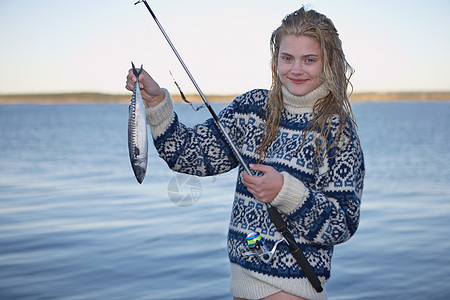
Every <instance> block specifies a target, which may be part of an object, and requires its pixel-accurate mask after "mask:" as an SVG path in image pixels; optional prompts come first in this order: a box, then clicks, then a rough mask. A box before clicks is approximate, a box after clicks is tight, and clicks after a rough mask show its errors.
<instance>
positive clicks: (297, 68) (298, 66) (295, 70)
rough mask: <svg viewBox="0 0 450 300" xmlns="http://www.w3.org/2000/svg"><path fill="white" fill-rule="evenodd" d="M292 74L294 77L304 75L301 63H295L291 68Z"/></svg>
mask: <svg viewBox="0 0 450 300" xmlns="http://www.w3.org/2000/svg"><path fill="white" fill-rule="evenodd" d="M291 73H292V74H294V75H301V74H303V73H304V70H303V66H302V64H301V63H300V62H294V63H293V64H292V67H291Z"/></svg>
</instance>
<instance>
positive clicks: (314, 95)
mask: <svg viewBox="0 0 450 300" xmlns="http://www.w3.org/2000/svg"><path fill="white" fill-rule="evenodd" d="M329 92H330V91H329V90H328V88H327V87H326V86H325V84H322V85H320V86H319V87H317V88H316V89H315V90H313V91H311V92H309V93H308V94H306V95H303V96H296V95H293V94H291V93H290V92H289V91H288V89H287V88H286V87H284V86H282V93H283V102H284V105H285V107H286V110H288V111H290V112H292V113H302V112H310V111H312V109H313V107H314V104H315V103H316V102H317V100H319V99H321V98H323V97H325V96H326V95H328V93H329Z"/></svg>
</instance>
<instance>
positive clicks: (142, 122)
mask: <svg viewBox="0 0 450 300" xmlns="http://www.w3.org/2000/svg"><path fill="white" fill-rule="evenodd" d="M131 65H132V67H133V73H134V75H135V76H136V78H137V80H136V83H135V84H134V89H133V96H132V97H131V103H130V106H129V108H128V152H129V154H130V162H131V167H132V168H133V172H134V175H135V176H136V179H137V181H138V182H139V183H142V181H143V180H144V177H145V172H146V171H147V160H148V135H147V121H146V116H145V107H144V102H143V101H142V96H141V90H140V89H139V75H140V74H141V72H142V70H143V69H142V65H141V69H140V70H139V72H138V71H137V70H136V68H135V66H134V64H133V63H131Z"/></svg>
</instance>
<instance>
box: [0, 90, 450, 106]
mask: <svg viewBox="0 0 450 300" xmlns="http://www.w3.org/2000/svg"><path fill="white" fill-rule="evenodd" d="M236 96H237V95H209V96H208V95H206V98H207V99H208V101H210V102H216V103H230V102H231V101H232V100H233V99H234V98H235V97H236ZM172 97H173V99H174V101H175V102H181V98H180V96H179V95H178V94H175V95H172ZM186 97H187V98H188V99H189V101H192V102H194V103H201V102H202V100H201V98H200V96H199V95H187V96H186ZM130 98H131V94H127V95H125V94H124V95H115V94H102V93H61V94H14V95H0V104H90V103H92V104H95V103H99V104H100V103H105V104H106V103H122V104H126V103H129V102H130ZM448 100H450V92H401V93H389V92H386V93H383V92H374V93H354V94H352V95H351V96H350V101H352V102H387V101H448Z"/></svg>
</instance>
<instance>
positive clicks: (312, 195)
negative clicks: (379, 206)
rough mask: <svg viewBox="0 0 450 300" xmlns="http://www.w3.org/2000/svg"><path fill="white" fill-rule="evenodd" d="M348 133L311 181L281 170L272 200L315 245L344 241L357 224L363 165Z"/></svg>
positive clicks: (353, 231) (356, 141) (357, 147)
mask: <svg viewBox="0 0 450 300" xmlns="http://www.w3.org/2000/svg"><path fill="white" fill-rule="evenodd" d="M351 132H352V133H351V134H350V135H347V136H344V137H343V139H344V140H346V141H344V142H343V143H341V145H343V147H342V148H341V149H340V150H338V151H337V153H335V154H334V155H333V154H330V155H329V157H328V158H327V159H326V160H325V161H324V163H323V165H322V166H320V167H319V168H318V169H317V172H316V173H317V174H315V182H314V183H312V184H305V183H303V182H302V181H301V180H300V179H298V178H296V177H295V176H293V175H291V174H289V173H287V172H282V175H283V177H284V184H283V187H282V188H281V190H280V192H279V193H278V195H277V197H276V198H275V199H274V200H273V201H272V205H273V206H275V207H277V208H278V209H279V210H280V211H281V212H283V213H284V214H285V216H286V217H287V220H288V222H289V223H290V226H291V227H295V228H296V229H297V230H298V231H299V234H300V235H301V236H303V237H304V238H305V239H307V240H309V241H311V242H313V243H315V244H319V245H326V246H332V245H336V244H339V243H342V242H345V241H347V240H348V239H349V238H350V237H351V236H352V235H353V234H354V233H355V232H356V230H357V228H358V225H359V215H360V202H361V195H362V189H363V179H364V173H365V167H364V158H363V153H362V150H361V148H360V145H359V140H358V138H357V136H356V133H355V132H354V131H353V130H351Z"/></svg>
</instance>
